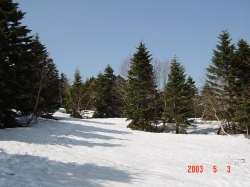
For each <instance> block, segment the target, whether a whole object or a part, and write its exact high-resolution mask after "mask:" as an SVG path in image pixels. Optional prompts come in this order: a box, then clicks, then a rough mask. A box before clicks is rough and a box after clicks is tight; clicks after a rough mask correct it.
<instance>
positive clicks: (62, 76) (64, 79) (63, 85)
mask: <svg viewBox="0 0 250 187" xmlns="http://www.w3.org/2000/svg"><path fill="white" fill-rule="evenodd" d="M67 82H68V78H67V76H66V75H65V74H64V73H61V74H60V87H59V88H60V104H61V106H63V105H64V103H65V99H66V86H67Z"/></svg>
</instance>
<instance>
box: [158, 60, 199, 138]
mask: <svg viewBox="0 0 250 187" xmlns="http://www.w3.org/2000/svg"><path fill="white" fill-rule="evenodd" d="M193 89H194V82H193V80H192V78H191V77H190V78H189V79H188V82H186V75H185V68H184V67H183V66H182V65H181V64H180V63H179V62H178V59H177V57H174V59H173V60H172V61H171V67H170V73H169V76H168V82H167V85H166V87H165V90H164V94H165V98H166V109H165V111H164V113H163V118H167V119H168V120H169V122H174V123H175V124H176V134H178V133H179V128H180V127H181V130H182V131H181V132H182V133H185V127H186V125H187V118H188V117H189V115H190V111H191V109H190V105H191V102H192V96H193Z"/></svg>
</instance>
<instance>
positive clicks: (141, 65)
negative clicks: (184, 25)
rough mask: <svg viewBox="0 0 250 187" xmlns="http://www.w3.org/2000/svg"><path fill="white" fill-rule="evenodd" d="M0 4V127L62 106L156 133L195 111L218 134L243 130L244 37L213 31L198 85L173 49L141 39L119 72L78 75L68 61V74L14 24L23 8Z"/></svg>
mask: <svg viewBox="0 0 250 187" xmlns="http://www.w3.org/2000/svg"><path fill="white" fill-rule="evenodd" d="M0 7H1V9H0V128H13V127H25V126H29V125H30V124H31V123H34V122H35V121H36V120H37V118H38V117H44V118H53V114H54V113H55V112H56V111H57V110H58V109H59V108H61V107H62V108H65V109H66V111H67V112H68V113H70V114H71V117H74V118H82V117H83V114H84V112H85V111H87V110H93V111H95V113H94V116H93V117H94V118H114V117H123V118H127V119H128V120H131V123H130V124H129V125H128V127H129V128H131V129H133V130H140V131H148V132H159V131H163V130H164V128H167V124H168V123H175V124H176V134H178V133H181V134H185V133H186V130H185V129H186V128H187V127H188V126H189V125H190V118H201V119H202V120H217V121H218V122H220V123H219V124H220V130H219V131H218V134H238V133H248V131H249V127H250V46H249V44H248V43H247V41H245V40H244V39H240V40H238V42H237V43H236V44H234V43H232V42H231V41H232V38H231V36H230V33H229V31H228V30H222V31H221V33H220V34H219V35H218V43H217V44H215V47H214V49H213V56H211V64H210V65H209V66H208V67H207V68H206V80H205V82H204V85H203V86H202V87H201V88H197V87H196V85H195V82H194V80H193V79H192V77H191V76H187V75H186V73H185V68H186V67H184V66H183V65H182V64H181V62H180V60H179V59H178V56H174V57H172V60H171V62H168V61H164V62H162V61H159V60H155V59H154V58H153V57H152V54H151V53H150V51H149V50H148V48H147V47H146V43H144V42H143V41H140V42H139V44H138V46H137V47H136V46H135V47H136V50H135V51H134V54H133V55H131V56H129V57H127V59H126V60H124V62H122V63H121V66H120V73H119V75H115V74H114V69H113V68H112V67H111V66H110V65H107V66H106V68H105V69H104V70H102V72H100V73H99V74H98V75H97V76H93V77H90V78H87V79H86V80H83V78H82V75H81V70H80V69H78V68H76V70H75V74H74V80H72V81H71V80H69V79H68V78H67V75H66V74H64V73H59V70H58V69H57V67H56V64H55V63H54V62H53V58H52V57H51V56H50V55H49V51H48V49H46V46H45V45H43V44H42V43H41V42H40V39H39V35H38V34H36V35H35V36H31V35H30V32H31V30H30V29H29V28H27V27H26V26H23V25H22V24H21V21H22V19H23V18H24V15H25V13H24V12H22V11H21V10H19V8H18V3H14V2H12V0H4V1H0ZM182 60H183V61H184V60H185V59H182ZM187 68H192V67H187ZM159 124H162V126H161V128H159Z"/></svg>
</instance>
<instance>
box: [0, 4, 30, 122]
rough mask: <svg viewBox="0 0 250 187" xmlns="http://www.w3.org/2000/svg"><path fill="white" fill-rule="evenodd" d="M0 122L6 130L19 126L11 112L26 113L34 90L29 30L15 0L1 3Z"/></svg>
mask: <svg viewBox="0 0 250 187" xmlns="http://www.w3.org/2000/svg"><path fill="white" fill-rule="evenodd" d="M0 12H1V13H0V49H1V50H0V98H1V99H0V113H1V115H0V116H1V117H0V122H1V124H3V125H4V126H5V127H14V126H16V125H17V123H16V122H15V120H14V118H13V117H12V115H11V114H10V113H11V110H10V109H12V108H15V109H16V110H19V111H23V112H24V113H29V111H27V110H26V107H27V106H26V103H28V100H29V93H30V92H31V91H32V82H31V80H30V77H32V76H33V73H34V68H33V66H32V56H31V39H32V37H31V36H28V34H29V32H30V30H28V29H27V27H25V26H21V20H22V19H23V17H24V15H25V13H23V12H22V11H20V10H18V3H13V2H12V0H4V1H0Z"/></svg>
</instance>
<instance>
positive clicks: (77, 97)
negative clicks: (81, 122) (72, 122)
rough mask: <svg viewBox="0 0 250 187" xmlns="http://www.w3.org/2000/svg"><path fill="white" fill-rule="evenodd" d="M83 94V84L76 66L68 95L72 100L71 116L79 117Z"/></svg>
mask: <svg viewBox="0 0 250 187" xmlns="http://www.w3.org/2000/svg"><path fill="white" fill-rule="evenodd" d="M83 95H84V85H83V81H82V76H81V74H80V70H79V69H78V68H77V69H76V71H75V75H74V81H73V85H72V86H71V89H70V97H71V101H72V106H71V110H72V113H71V116H72V117H76V118H81V117H82V116H81V111H82V98H83Z"/></svg>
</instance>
